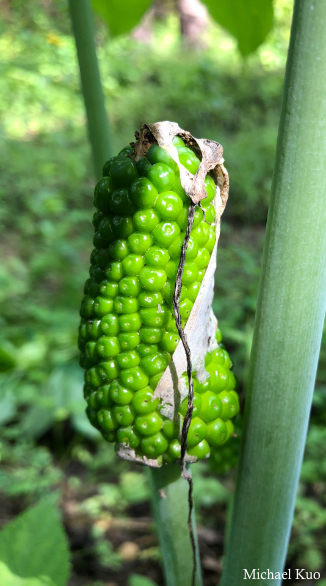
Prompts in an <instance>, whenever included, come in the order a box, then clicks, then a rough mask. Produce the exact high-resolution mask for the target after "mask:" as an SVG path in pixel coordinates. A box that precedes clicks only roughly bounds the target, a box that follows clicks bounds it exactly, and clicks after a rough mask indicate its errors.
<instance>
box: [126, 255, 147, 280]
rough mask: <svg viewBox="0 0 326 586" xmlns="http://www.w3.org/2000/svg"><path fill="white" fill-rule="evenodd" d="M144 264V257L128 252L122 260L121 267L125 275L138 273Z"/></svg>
mask: <svg viewBox="0 0 326 586" xmlns="http://www.w3.org/2000/svg"><path fill="white" fill-rule="evenodd" d="M143 266H144V259H143V257H142V256H141V255H140V254H128V256H126V258H124V259H123V261H122V268H123V270H124V272H125V274H126V275H131V276H136V275H139V272H140V271H141V269H142V267H143Z"/></svg>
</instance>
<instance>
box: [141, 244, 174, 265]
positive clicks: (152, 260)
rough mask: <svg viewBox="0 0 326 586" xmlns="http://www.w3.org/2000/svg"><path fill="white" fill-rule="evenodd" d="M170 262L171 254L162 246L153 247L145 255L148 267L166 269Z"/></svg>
mask: <svg viewBox="0 0 326 586" xmlns="http://www.w3.org/2000/svg"><path fill="white" fill-rule="evenodd" d="M168 261H169V253H168V251H167V250H165V249H164V248H161V247H160V246H156V245H155V246H151V248H150V249H149V250H148V251H147V252H146V254H145V262H146V264H147V265H149V266H151V267H155V268H164V267H165V266H166V264H167V263H168Z"/></svg>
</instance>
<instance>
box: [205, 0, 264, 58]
mask: <svg viewBox="0 0 326 586" xmlns="http://www.w3.org/2000/svg"><path fill="white" fill-rule="evenodd" d="M203 2H204V4H206V6H207V8H208V11H209V13H210V15H211V16H212V17H213V18H214V19H215V20H216V22H218V23H219V24H220V25H221V26H223V27H224V28H226V29H227V30H228V31H229V32H230V33H231V34H232V35H233V36H234V37H235V38H236V39H237V41H238V47H239V50H240V52H241V54H242V56H243V57H245V56H247V55H249V54H250V53H252V52H253V51H255V50H256V49H257V47H259V45H261V44H262V43H263V42H264V40H265V38H266V36H267V34H268V33H269V31H270V30H271V28H272V26H273V16H274V11H273V0H246V2H244V0H220V1H219V2H216V0H203Z"/></svg>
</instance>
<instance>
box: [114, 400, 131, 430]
mask: <svg viewBox="0 0 326 586" xmlns="http://www.w3.org/2000/svg"><path fill="white" fill-rule="evenodd" d="M112 412H113V416H114V419H115V420H116V421H117V422H118V424H119V426H122V427H127V426H128V425H131V424H132V423H133V421H134V419H135V411H134V409H133V407H132V405H117V406H116V407H113V409H112Z"/></svg>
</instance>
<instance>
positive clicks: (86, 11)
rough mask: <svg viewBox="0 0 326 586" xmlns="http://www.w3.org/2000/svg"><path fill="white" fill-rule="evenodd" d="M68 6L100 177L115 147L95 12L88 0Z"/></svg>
mask: <svg viewBox="0 0 326 586" xmlns="http://www.w3.org/2000/svg"><path fill="white" fill-rule="evenodd" d="M69 8H70V15H71V20H72V27H73V31H74V35H75V40H76V47H77V54H78V61H79V69H80V77H81V84H82V90H83V96H84V100H85V106H86V113H87V124H88V133H89V139H90V142H91V146H92V152H93V160H94V167H95V173H96V176H97V178H98V179H99V178H100V177H102V168H103V165H104V163H105V162H106V161H107V160H108V159H109V158H110V157H111V156H112V146H111V135H110V129H109V122H108V118H107V114H106V110H105V104H104V96H103V91H102V85H101V79H100V72H99V67H98V62H97V57H96V49H95V43H94V26H93V15H92V10H91V6H90V1H89V0H69Z"/></svg>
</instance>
